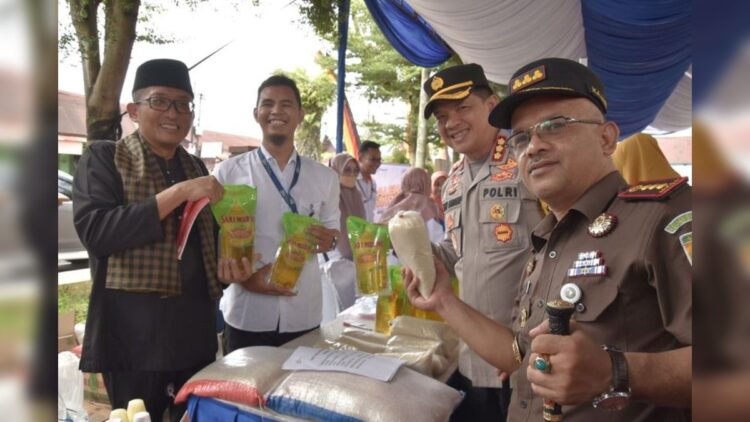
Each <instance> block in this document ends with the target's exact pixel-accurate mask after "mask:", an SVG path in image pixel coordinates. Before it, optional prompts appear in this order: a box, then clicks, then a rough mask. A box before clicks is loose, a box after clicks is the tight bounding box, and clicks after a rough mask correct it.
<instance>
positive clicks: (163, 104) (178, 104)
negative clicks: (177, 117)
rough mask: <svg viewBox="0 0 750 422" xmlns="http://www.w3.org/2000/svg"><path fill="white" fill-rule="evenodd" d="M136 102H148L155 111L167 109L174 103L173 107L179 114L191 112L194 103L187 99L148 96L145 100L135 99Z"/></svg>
mask: <svg viewBox="0 0 750 422" xmlns="http://www.w3.org/2000/svg"><path fill="white" fill-rule="evenodd" d="M135 103H136V104H143V103H148V106H149V107H151V109H152V110H156V111H169V108H170V107H172V105H174V109H175V110H176V111H177V112H178V113H181V114H188V113H192V112H193V108H194V104H193V102H192V101H188V100H170V99H168V98H163V97H150V98H146V99H145V100H141V101H136V102H135Z"/></svg>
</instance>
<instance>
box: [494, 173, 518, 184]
mask: <svg viewBox="0 0 750 422" xmlns="http://www.w3.org/2000/svg"><path fill="white" fill-rule="evenodd" d="M514 177H516V175H515V173H513V172H512V171H501V172H500V173H495V174H493V175H492V176H490V179H491V180H492V181H493V182H502V181H503V180H510V179H512V178H514Z"/></svg>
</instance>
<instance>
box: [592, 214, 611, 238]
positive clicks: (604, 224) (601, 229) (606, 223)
mask: <svg viewBox="0 0 750 422" xmlns="http://www.w3.org/2000/svg"><path fill="white" fill-rule="evenodd" d="M615 226H617V217H616V216H615V215H613V214H609V213H606V212H605V213H602V214H601V215H599V216H598V217H596V218H595V219H594V221H593V222H591V224H589V234H590V235H591V236H594V237H603V236H606V235H608V234H609V233H611V232H612V230H614V228H615Z"/></svg>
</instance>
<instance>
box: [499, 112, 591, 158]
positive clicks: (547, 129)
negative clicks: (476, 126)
mask: <svg viewBox="0 0 750 422" xmlns="http://www.w3.org/2000/svg"><path fill="white" fill-rule="evenodd" d="M571 123H584V124H589V125H601V124H603V123H604V122H597V121H594V120H578V119H574V118H572V117H565V116H557V117H552V118H551V119H547V120H545V121H543V122H539V123H537V124H535V125H534V126H531V127H530V128H528V129H522V130H514V131H513V133H512V134H511V135H510V138H508V145H510V147H511V148H512V149H513V152H514V153H515V154H516V157H518V156H520V155H521V154H523V153H525V152H526V149H527V148H528V147H529V144H530V143H531V136H532V133H535V134H536V136H538V137H539V138H540V139H545V138H546V139H548V140H549V139H554V138H555V137H557V136H560V135H562V134H563V133H564V132H565V129H567V128H568V126H569V125H570V124H571Z"/></svg>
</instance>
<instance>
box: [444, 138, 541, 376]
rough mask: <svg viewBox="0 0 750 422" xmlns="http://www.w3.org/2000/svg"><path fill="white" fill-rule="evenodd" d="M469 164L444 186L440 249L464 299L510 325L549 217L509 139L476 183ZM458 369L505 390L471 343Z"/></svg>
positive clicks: (502, 142)
mask: <svg viewBox="0 0 750 422" xmlns="http://www.w3.org/2000/svg"><path fill="white" fill-rule="evenodd" d="M465 160H466V159H465V158H464V159H463V160H462V161H460V162H459V163H458V164H456V165H455V166H454V167H453V169H452V170H451V174H450V175H449V177H448V180H446V182H445V184H444V185H443V196H442V198H443V204H444V205H445V229H446V239H445V240H444V241H443V242H441V243H440V245H436V246H437V247H436V248H434V251H435V252H436V253H437V254H438V256H440V258H441V259H442V260H443V262H445V263H446V266H447V267H448V268H451V267H453V268H454V270H455V273H456V275H457V277H458V279H459V286H460V296H461V299H463V300H464V301H465V302H466V303H468V304H469V305H471V306H472V307H473V308H475V309H477V310H478V311H479V312H481V313H483V314H484V315H487V316H488V317H489V318H492V319H493V320H495V321H497V322H500V323H502V324H504V325H506V326H507V325H510V322H511V319H510V318H511V311H512V309H513V301H514V298H515V297H516V294H517V292H518V288H519V284H518V280H519V278H520V277H521V273H522V271H523V268H524V265H525V263H526V260H527V258H528V257H529V255H530V247H529V236H530V234H531V229H533V228H534V226H536V224H537V223H538V222H539V221H540V220H541V218H542V216H543V214H542V212H541V209H540V207H539V202H538V201H537V199H536V197H535V196H534V195H533V194H532V193H531V192H529V190H528V189H526V187H525V186H524V185H523V183H522V182H521V179H520V177H519V174H518V171H519V170H518V165H517V163H516V161H515V160H514V159H513V158H512V156H511V154H510V150H509V148H508V147H506V146H505V139H503V138H500V139H499V140H498V143H496V145H495V148H494V149H493V150H492V152H491V153H490V155H489V156H488V157H487V160H486V161H485V162H484V164H482V165H481V167H480V169H479V171H478V172H477V174H476V177H474V178H473V179H472V177H471V174H470V171H469V168H468V167H469V164H468V163H466V164H464V161H465ZM458 367H459V371H460V372H461V374H463V375H464V376H465V377H467V378H469V379H470V380H471V381H472V384H473V386H474V387H494V388H499V387H501V386H502V383H501V382H500V379H499V378H498V376H497V371H496V369H495V368H494V367H492V366H491V365H490V364H488V363H487V362H485V361H484V360H483V359H481V358H480V357H479V356H478V355H477V354H476V353H474V352H473V351H471V350H470V349H469V348H468V347H466V345H465V344H462V345H461V352H460V354H459V363H458Z"/></svg>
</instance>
